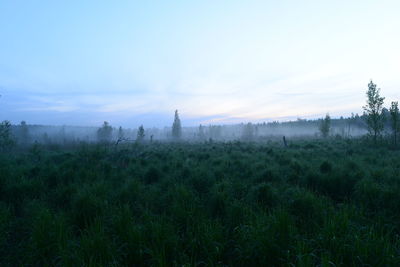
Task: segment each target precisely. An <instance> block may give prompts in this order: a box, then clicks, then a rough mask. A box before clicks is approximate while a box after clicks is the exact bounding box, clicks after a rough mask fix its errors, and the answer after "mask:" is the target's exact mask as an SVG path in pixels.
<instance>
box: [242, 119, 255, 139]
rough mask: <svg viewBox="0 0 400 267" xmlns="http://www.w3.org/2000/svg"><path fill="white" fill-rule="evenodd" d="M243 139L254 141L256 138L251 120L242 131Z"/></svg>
mask: <svg viewBox="0 0 400 267" xmlns="http://www.w3.org/2000/svg"><path fill="white" fill-rule="evenodd" d="M242 139H243V140H244V141H252V140H253V139H254V127H253V124H252V123H251V122H249V123H247V124H246V125H245V126H244V128H243V132H242Z"/></svg>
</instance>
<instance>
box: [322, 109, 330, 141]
mask: <svg viewBox="0 0 400 267" xmlns="http://www.w3.org/2000/svg"><path fill="white" fill-rule="evenodd" d="M330 129H331V117H330V116H329V114H326V116H325V118H324V119H322V120H321V123H320V125H319V131H320V132H321V135H322V137H323V138H327V137H328V136H329V132H330Z"/></svg>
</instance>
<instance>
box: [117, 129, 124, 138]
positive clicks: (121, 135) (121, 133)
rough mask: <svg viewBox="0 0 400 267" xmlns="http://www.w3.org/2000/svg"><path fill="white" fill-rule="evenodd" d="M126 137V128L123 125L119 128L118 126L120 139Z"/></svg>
mask: <svg viewBox="0 0 400 267" xmlns="http://www.w3.org/2000/svg"><path fill="white" fill-rule="evenodd" d="M124 137H125V133H124V130H123V129H122V127H121V126H119V128H118V140H122V139H124Z"/></svg>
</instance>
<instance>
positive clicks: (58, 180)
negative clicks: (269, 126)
mask: <svg viewBox="0 0 400 267" xmlns="http://www.w3.org/2000/svg"><path fill="white" fill-rule="evenodd" d="M399 173H400V152H399V150H394V149H391V148H390V147H388V146H384V145H382V146H373V145H371V144H369V143H367V142H366V141H365V140H363V139H343V138H339V139H328V140H322V139H314V140H311V139H309V140H300V139H299V140H290V142H289V144H288V147H284V146H283V145H282V144H281V142H278V141H276V142H275V141H267V140H265V141H264V142H258V143H252V142H225V143H223V142H203V143H185V142H182V143H158V142H154V143H145V144H119V145H118V146H114V145H110V146H106V145H95V144H79V145H66V146H60V145H39V144H35V145H33V146H31V147H30V148H29V149H22V148H21V149H19V150H17V151H13V152H8V153H6V152H3V153H1V154H0V265H1V266H400V237H399V233H400V176H399Z"/></svg>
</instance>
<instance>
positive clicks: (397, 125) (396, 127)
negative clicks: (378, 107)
mask: <svg viewBox="0 0 400 267" xmlns="http://www.w3.org/2000/svg"><path fill="white" fill-rule="evenodd" d="M389 112H390V122H391V126H392V132H393V140H394V145H395V146H397V136H398V134H399V131H400V115H399V102H397V101H395V102H392V104H391V106H390V109H389Z"/></svg>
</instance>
